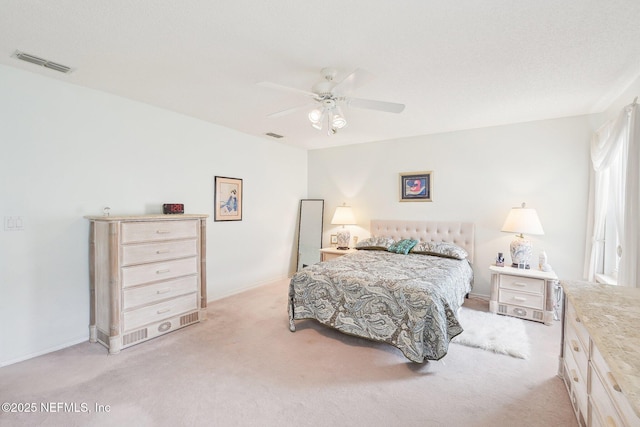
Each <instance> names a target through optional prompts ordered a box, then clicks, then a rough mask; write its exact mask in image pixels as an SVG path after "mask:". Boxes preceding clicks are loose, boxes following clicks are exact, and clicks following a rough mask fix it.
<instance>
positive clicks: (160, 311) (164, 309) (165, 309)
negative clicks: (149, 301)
mask: <svg viewBox="0 0 640 427" xmlns="http://www.w3.org/2000/svg"><path fill="white" fill-rule="evenodd" d="M169 311H171V309H170V308H163V309H162V310H158V311H157V312H156V313H158V314H163V313H167V312H169Z"/></svg>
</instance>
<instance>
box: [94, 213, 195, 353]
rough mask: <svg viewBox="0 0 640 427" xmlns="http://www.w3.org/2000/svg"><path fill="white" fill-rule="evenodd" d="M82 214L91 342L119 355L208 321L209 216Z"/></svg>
mask: <svg viewBox="0 0 640 427" xmlns="http://www.w3.org/2000/svg"><path fill="white" fill-rule="evenodd" d="M86 218H87V219H88V220H89V221H90V238H89V239H90V240H89V263H90V265H89V268H90V272H89V273H90V286H91V319H90V326H89V330H90V338H89V339H90V341H91V342H99V343H101V344H103V345H104V346H106V347H107V348H108V349H109V353H111V354H116V353H118V352H120V350H121V349H123V348H126V347H129V346H131V345H134V344H138V343H140V342H143V341H146V340H149V339H151V338H154V337H157V336H159V335H162V334H165V333H168V332H171V331H174V330H176V329H179V328H182V327H184V326H187V325H191V324H193V323H196V322H199V321H200V320H204V319H205V318H206V308H207V293H206V268H205V267H206V218H207V215H192V214H191V215H144V216H120V217H118V216H114V217H94V216H88V217H86Z"/></svg>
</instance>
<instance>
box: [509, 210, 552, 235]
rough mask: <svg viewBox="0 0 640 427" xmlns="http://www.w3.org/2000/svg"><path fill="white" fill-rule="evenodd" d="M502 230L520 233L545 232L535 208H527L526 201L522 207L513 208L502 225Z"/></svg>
mask: <svg viewBox="0 0 640 427" xmlns="http://www.w3.org/2000/svg"><path fill="white" fill-rule="evenodd" d="M502 231H505V232H507V233H519V234H544V230H543V229H542V224H541V223H540V219H539V218H538V213H537V212H536V210H535V209H531V208H526V207H525V206H524V203H523V204H522V207H520V208H511V211H510V212H509V215H507V219H506V220H505V221H504V225H503V226H502Z"/></svg>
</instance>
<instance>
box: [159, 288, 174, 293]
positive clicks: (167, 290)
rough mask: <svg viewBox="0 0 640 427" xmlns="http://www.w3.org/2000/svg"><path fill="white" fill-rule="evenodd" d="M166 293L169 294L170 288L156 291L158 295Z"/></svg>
mask: <svg viewBox="0 0 640 427" xmlns="http://www.w3.org/2000/svg"><path fill="white" fill-rule="evenodd" d="M167 292H171V288H164V289H158V291H157V293H158V294H166V293H167Z"/></svg>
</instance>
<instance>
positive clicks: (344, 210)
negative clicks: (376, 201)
mask: <svg viewBox="0 0 640 427" xmlns="http://www.w3.org/2000/svg"><path fill="white" fill-rule="evenodd" d="M355 223H356V217H355V216H354V215H353V210H352V209H351V206H338V207H337V208H336V211H335V213H334V214H333V218H332V219H331V224H333V225H350V224H355Z"/></svg>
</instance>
